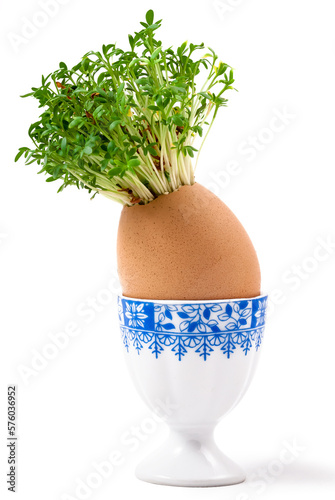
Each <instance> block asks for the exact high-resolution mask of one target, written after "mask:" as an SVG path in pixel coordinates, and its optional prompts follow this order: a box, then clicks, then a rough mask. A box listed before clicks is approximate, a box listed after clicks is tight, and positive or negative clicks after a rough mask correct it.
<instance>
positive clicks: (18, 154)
mask: <svg viewBox="0 0 335 500" xmlns="http://www.w3.org/2000/svg"><path fill="white" fill-rule="evenodd" d="M25 151H29V148H20V149H19V152H18V153H17V155H16V156H15V159H14V161H15V162H17V161H18V159H19V158H21V156H22V155H23V153H24V152H25Z"/></svg>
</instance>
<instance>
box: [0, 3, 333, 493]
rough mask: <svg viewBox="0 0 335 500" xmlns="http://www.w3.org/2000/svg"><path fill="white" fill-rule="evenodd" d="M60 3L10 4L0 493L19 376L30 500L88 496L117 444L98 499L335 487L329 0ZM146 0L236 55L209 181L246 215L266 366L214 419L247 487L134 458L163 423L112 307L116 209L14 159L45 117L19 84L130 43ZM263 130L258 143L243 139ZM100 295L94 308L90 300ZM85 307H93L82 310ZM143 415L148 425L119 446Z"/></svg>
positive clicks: (176, 33) (5, 33)
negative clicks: (127, 352)
mask: <svg viewBox="0 0 335 500" xmlns="http://www.w3.org/2000/svg"><path fill="white" fill-rule="evenodd" d="M55 2H56V8H55V7H54V10H55V12H54V13H53V14H52V15H51V14H47V15H44V16H43V14H42V17H41V12H43V8H42V7H41V2H39V1H37V0H26V1H23V0H16V1H15V2H6V3H5V4H2V5H1V45H2V50H1V54H2V58H1V79H0V85H1V93H0V96H1V117H0V126H1V130H2V132H1V180H0V186H1V199H0V203H1V205H0V207H1V208H0V284H1V286H0V307H1V315H0V317H1V339H2V342H1V345H2V347H1V363H0V369H1V391H0V404H1V419H0V431H1V440H0V449H1V453H0V460H1V463H0V465H1V467H0V470H1V472H0V482H1V484H0V488H1V493H0V496H1V498H3V497H4V496H5V497H6V498H7V495H8V498H11V497H10V496H9V493H8V492H7V491H6V484H5V481H6V472H7V462H6V459H7V450H6V425H7V423H6V411H5V409H6V386H7V384H10V383H16V384H18V435H19V440H18V492H17V494H16V498H18V499H20V500H21V499H22V500H28V499H34V500H45V499H48V500H61V499H62V498H66V497H64V496H62V495H64V494H65V493H67V494H69V495H72V497H73V498H77V497H76V496H75V489H76V485H77V484H78V481H79V480H81V481H84V482H85V481H86V478H87V476H88V475H89V474H91V473H92V472H94V466H93V465H92V464H93V462H101V461H104V460H106V459H108V456H109V455H110V454H111V452H112V451H113V450H114V451H115V450H118V451H119V452H120V453H121V454H122V457H123V460H122V463H121V464H119V465H117V466H115V470H114V471H113V473H112V474H111V475H110V477H109V478H107V479H104V480H103V482H102V484H101V486H100V487H98V488H96V489H95V490H94V491H92V493H91V494H90V495H88V496H87V498H90V499H91V498H92V499H94V500H100V499H107V498H121V499H123V498H131V497H133V496H135V495H136V496H137V495H140V496H143V497H144V496H145V497H146V498H148V499H155V498H157V496H158V495H159V496H160V498H163V499H165V498H166V499H167V498H170V496H171V495H172V494H173V495H174V498H176V499H182V498H191V497H192V498H197V499H199V498H206V499H207V498H213V499H214V498H215V499H216V498H225V499H229V500H230V499H231V500H248V499H250V498H251V499H258V498H259V499H262V498H264V499H269V500H272V499H273V500H274V499H282V498H284V497H285V498H287V499H304V500H306V499H314V498H324V499H330V498H334V494H335V458H334V446H335V436H334V420H335V418H334V417H335V414H334V352H335V340H334V337H335V335H334V333H335V332H334V319H333V318H334V303H335V297H334V285H333V283H334V269H335V248H334V246H335V245H334V242H335V229H334V208H335V207H334V181H335V175H334V145H333V144H334V113H335V103H334V95H335V94H334V76H335V71H334V63H333V61H334V42H335V34H334V26H333V23H334V9H333V7H334V6H333V3H332V2H331V0H328V1H326V0H320V1H318V2H315V1H310V0H295V1H294V2H293V1H292V0H280V1H276V0H272V1H271V2H270V1H267V0H222V1H217V2H214V1H212V0H210V1H207V2H205V1H199V0H192V1H189V0H187V1H180V0H169V1H167V2H161V1H156V2H153V1H152V0H151V1H150V2H149V1H147V0H142V1H141V2H140V1H135V0H133V1H130V0H125V1H122V2H112V1H105V0H95V1H94V2H89V1H87V0H82V1H79V0H67V1H66V0H62V2H60V1H56V0H55ZM55 2H54V4H55ZM61 3H62V5H61ZM151 7H154V10H155V12H156V15H157V17H158V18H163V19H164V23H163V27H162V29H161V32H160V36H161V39H162V40H163V42H164V44H165V46H169V45H175V46H176V45H177V44H178V45H179V44H181V43H182V42H183V41H184V40H186V39H187V40H189V41H191V42H194V43H197V42H202V41H204V42H205V44H207V45H209V46H212V47H213V48H215V50H216V52H218V53H219V54H220V57H221V58H222V59H223V60H224V61H225V62H227V63H229V64H231V65H232V66H233V67H234V68H235V69H236V73H235V74H236V86H237V88H238V89H239V93H233V95H231V99H230V102H229V107H228V108H224V109H223V110H221V113H220V114H219V117H218V119H217V121H216V123H215V126H214V127H213V130H212V132H211V136H210V138H209V140H208V143H207V144H206V146H205V147H204V149H203V153H202V156H201V160H200V161H199V166H198V172H197V181H198V182H201V183H203V184H204V185H207V186H208V187H211V188H212V189H213V190H215V192H216V193H217V194H218V195H219V196H220V197H221V198H222V199H223V201H224V202H225V203H227V205H228V206H229V207H230V208H231V209H232V210H233V211H234V212H235V214H236V215H237V216H238V217H239V219H240V220H241V222H242V223H243V225H244V226H245V228H246V229H247V231H248V233H249V235H250V236H251V238H252V241H253V243H254V245H255V247H256V249H257V251H258V255H259V260H260V264H261V269H262V291H263V292H269V293H270V295H271V297H272V306H271V310H270V314H269V320H268V325H267V329H266V340H265V342H264V350H263V352H262V359H261V363H260V365H259V369H258V372H257V375H256V377H255V379H254V382H253V384H252V386H251V388H250V389H249V391H248V393H247V395H246V396H245V398H244V400H243V401H242V402H241V403H240V405H239V406H238V407H237V408H236V409H235V410H234V411H233V412H232V413H231V414H230V415H229V416H228V417H226V418H225V419H223V421H222V422H221V423H220V424H219V426H218V428H217V434H216V436H217V441H218V443H219V444H220V446H221V448H222V449H223V450H224V451H225V452H226V453H227V454H228V455H229V456H231V457H232V458H233V459H234V460H235V461H237V462H238V463H239V464H240V465H242V466H243V467H244V468H245V470H246V471H247V473H248V480H247V481H246V482H245V483H244V484H241V485H238V486H232V487H226V488H211V489H190V488H174V489H173V490H172V489H171V488H170V487H163V486H161V487H160V486H157V485H151V484H146V483H143V482H141V481H139V480H137V479H136V478H135V477H134V474H133V469H134V467H135V465H136V463H137V462H138V461H139V460H140V459H141V458H142V457H143V456H145V455H146V454H147V453H148V451H150V449H153V448H154V447H155V446H156V445H157V443H158V442H159V441H160V440H162V439H163V437H164V435H165V433H166V428H165V426H164V424H159V425H158V424H155V423H154V421H153V419H152V415H151V413H150V412H149V410H148V409H147V408H146V407H145V406H144V403H142V402H141V400H140V398H139V396H138V395H137V393H136V391H135V389H134V388H133V386H132V382H131V380H130V377H129V375H128V373H127V370H126V366H125V363H124V359H123V352H122V347H121V342H120V338H119V332H118V325H117V316H116V308H115V293H116V291H117V288H118V285H117V280H116V252H115V246H116V232H117V225H118V218H119V214H120V207H119V206H118V205H117V204H114V203H113V202H111V201H108V200H106V199H103V198H99V197H96V198H95V200H94V201H90V199H89V196H88V195H87V193H86V192H84V191H82V192H79V191H77V190H76V189H75V188H72V189H71V188H69V189H68V190H65V192H64V193H63V194H56V189H55V184H52V183H51V184H46V183H45V182H44V177H42V176H38V175H36V171H37V168H36V166H34V165H30V166H25V165H24V163H23V161H20V163H19V164H15V165H14V163H13V158H14V156H15V154H16V150H17V148H18V147H20V146H24V145H29V144H30V143H29V138H28V137H27V129H28V127H29V125H30V123H32V122H33V121H35V120H34V119H35V118H36V117H37V116H38V110H37V108H36V104H35V102H34V100H33V99H25V100H23V99H20V98H19V95H20V94H24V93H27V92H29V90H30V87H31V86H34V85H36V86H38V85H39V84H40V76H41V74H42V73H43V74H48V73H49V72H51V71H53V70H54V69H56V68H57V66H58V63H59V61H65V62H67V63H68V64H69V65H72V64H75V63H76V62H77V61H78V60H79V59H80V57H81V56H82V55H83V54H84V53H85V52H86V51H88V50H90V49H100V47H101V45H102V44H103V43H110V42H115V41H117V42H118V44H119V45H121V46H125V44H126V43H127V34H128V33H132V32H133V31H134V30H137V29H138V28H139V24H138V23H139V21H141V20H143V19H144V15H145V12H146V11H147V10H148V9H149V8H151ZM27 20H28V21H29V22H33V23H35V24H39V27H37V28H35V29H34V30H33V31H30V38H27V37H25V38H24V36H25V35H27V33H25V31H24V30H25V26H26V25H27V22H28V21H27ZM41 24H43V26H41ZM18 36H19V37H23V38H17V37H18ZM15 37H16V38H15ZM14 40H15V41H14ZM278 114H279V115H280V114H281V116H282V115H283V114H284V115H286V118H284V119H283V118H282V119H281V120H280V119H278V118H275V117H276V116H278ZM271 129H272V130H271ZM255 138H256V141H257V142H256V143H254V142H253V143H254V144H257V146H250V145H248V143H251V142H252V141H255ZM232 161H234V162H235V163H234V165H235V167H234V170H232V168H231V167H232V164H231V163H230V162H232ZM327 240H329V242H328V247H327V244H326V245H325V243H324V242H326V241H327ZM320 242H321V245H323V249H322V248H321V247H320ZM108 286H109V288H110V289H111V290H112V292H109V294H108V293H107V292H106V289H107V288H108ZM92 299H93V300H95V301H96V302H95V303H96V304H97V306H96V307H97V308H99V311H94V309H92V306H89V305H88V304H89V303H90V302H89V301H90V300H92ZM102 301H103V302H104V303H103V304H102ZM87 309H91V311H93V312H91V314H90V315H89V314H86V315H85V316H84V315H82V313H80V311H85V310H86V311H87ZM71 324H72V325H71ZM73 327H75V329H76V333H77V335H76V336H75V337H71V338H69V342H68V345H67V346H66V347H65V348H64V349H61V350H59V351H58V352H57V353H56V355H55V358H54V359H52V360H48V361H47V362H46V363H45V364H46V366H45V367H41V369H40V370H39V371H35V372H34V374H32V373H30V374H29V376H28V377H27V376H26V377H25V378H24V377H23V376H22V373H21V374H20V370H21V372H22V367H23V366H24V367H26V368H30V369H31V368H32V362H33V358H34V356H36V352H38V353H39V354H41V353H43V352H44V351H43V350H44V349H46V346H47V344H50V342H51V340H50V334H56V333H58V332H64V330H65V329H66V328H67V329H68V330H69V329H71V328H73ZM20 367H21V368H20ZM138 426H140V427H141V426H142V431H141V438H136V439H135V440H133V447H131V446H130V445H129V444H128V445H127V444H125V442H124V437H125V435H126V436H129V435H130V434H131V433H133V432H136V431H134V429H136V427H138ZM155 427H156V428H155ZM143 429H144V430H143ZM125 433H126V434H125ZM293 442H295V443H296V445H298V447H299V451H297V453H296V455H292V461H291V463H290V464H285V465H282V464H281V462H280V460H281V456H282V450H283V449H284V448H285V447H286V446H287V443H291V444H292V443H293ZM133 448H136V449H133Z"/></svg>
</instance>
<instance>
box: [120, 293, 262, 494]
mask: <svg viewBox="0 0 335 500" xmlns="http://www.w3.org/2000/svg"><path fill="white" fill-rule="evenodd" d="M266 302H267V297H266V296H265V295H262V296H259V297H254V298H252V299H230V300H217V301H185V302H184V301H167V300H152V301H151V300H139V299H130V298H128V297H123V296H120V297H119V319H120V328H121V335H122V339H123V344H124V348H125V358H126V361H127V365H128V368H129V371H130V373H131V376H132V379H133V382H134V384H135V386H136V388H137V390H138V392H139V394H140V395H141V397H142V398H143V400H144V401H145V402H146V403H147V405H148V406H149V408H150V409H151V410H152V411H154V412H156V413H157V414H158V415H159V416H160V417H162V418H163V420H164V421H165V422H166V423H167V424H168V426H169V429H170V433H169V436H168V439H167V441H166V442H165V443H164V444H163V445H162V446H161V447H160V448H158V450H157V451H156V452H154V453H153V454H151V455H150V456H149V457H147V458H146V459H145V460H144V461H143V462H142V463H140V465H138V466H137V469H136V476H137V477H138V478H139V479H142V480H144V481H148V482H151V483H156V484H165V485H173V486H224V485H231V484H236V483H240V482H242V481H244V479H245V474H244V472H243V470H242V469H241V468H240V467H239V466H238V465H236V464H235V463H234V462H233V461H232V460H230V459H229V458H228V457H226V456H225V455H224V454H223V453H222V452H221V451H220V449H219V448H218V447H217V445H216V443H215V441H214V437H213V431H214V428H215V426H216V425H217V423H218V422H219V420H220V419H221V418H222V417H223V416H224V415H225V414H226V413H227V412H229V411H230V410H231V409H232V408H233V407H234V406H235V405H236V404H237V403H238V402H239V401H240V399H241V398H242V396H243V395H244V394H245V392H246V390H247V388H248V386H249V384H250V382H251V380H252V378H253V375H254V372H255V368H256V365H257V362H258V359H259V355H260V347H261V343H262V338H263V331H264V322H265V310H266ZM166 401H168V403H169V408H170V410H169V411H167V412H165V414H164V415H162V411H161V407H162V405H160V404H159V403H160V402H163V403H164V402H166Z"/></svg>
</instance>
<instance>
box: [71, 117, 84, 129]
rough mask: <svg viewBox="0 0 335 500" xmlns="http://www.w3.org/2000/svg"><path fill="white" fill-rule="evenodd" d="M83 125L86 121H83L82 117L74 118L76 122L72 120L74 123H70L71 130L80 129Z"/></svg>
mask: <svg viewBox="0 0 335 500" xmlns="http://www.w3.org/2000/svg"><path fill="white" fill-rule="evenodd" d="M82 123H84V120H83V119H82V117H81V116H77V117H76V118H74V120H72V122H70V125H69V128H73V127H78V126H79V124H82Z"/></svg>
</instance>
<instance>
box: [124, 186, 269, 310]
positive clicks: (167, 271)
mask: <svg viewBox="0 0 335 500" xmlns="http://www.w3.org/2000/svg"><path fill="white" fill-rule="evenodd" d="M117 253H118V272H119V277H120V282H121V286H122V291H123V294H124V295H125V296H128V297H134V298H140V299H176V300H211V299H230V298H243V297H246V298H247V297H254V296H257V295H259V294H260V269H259V263H258V259H257V255H256V252H255V249H254V247H253V245H252V243H251V241H250V238H249V236H248V235H247V233H246V231H245V229H244V228H243V226H242V225H241V223H240V222H239V220H238V219H237V218H236V217H235V215H234V214H233V213H232V212H231V210H229V208H228V207H227V206H226V205H225V204H224V203H223V202H222V201H221V200H220V199H219V198H218V197H217V196H215V195H214V194H213V193H212V192H211V191H209V190H208V189H206V188H205V187H203V186H202V185H201V184H198V183H196V184H193V185H192V186H182V187H181V188H179V190H178V191H174V192H173V193H170V194H167V195H161V196H159V197H158V198H157V199H155V200H154V201H152V202H150V203H148V204H147V205H135V206H132V207H124V208H123V210H122V213H121V218H120V224H119V230H118V240H117Z"/></svg>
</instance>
